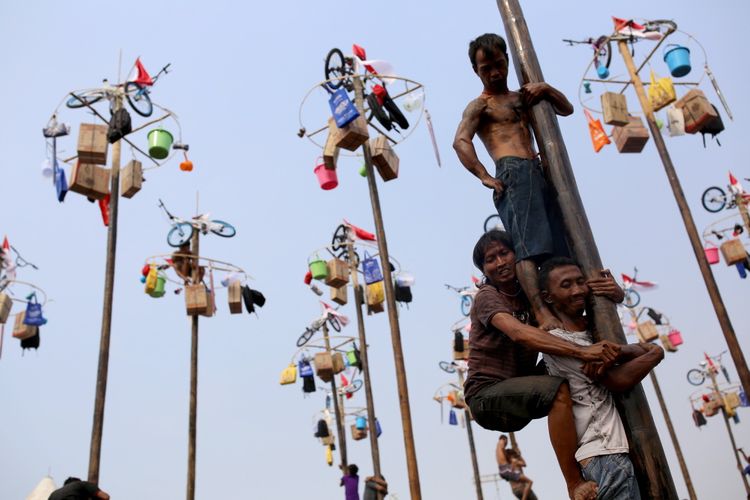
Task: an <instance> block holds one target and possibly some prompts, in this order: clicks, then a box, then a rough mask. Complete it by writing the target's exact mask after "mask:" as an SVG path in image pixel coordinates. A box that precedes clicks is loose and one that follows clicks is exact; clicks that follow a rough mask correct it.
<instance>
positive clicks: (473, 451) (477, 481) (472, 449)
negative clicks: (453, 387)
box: [456, 370, 512, 500]
mask: <svg viewBox="0 0 750 500" xmlns="http://www.w3.org/2000/svg"><path fill="white" fill-rule="evenodd" d="M456 373H457V374H458V385H459V387H463V386H464V374H463V373H462V372H461V370H456ZM464 418H465V419H466V435H467V437H468V438H469V454H470V455H471V468H472V470H473V471H474V487H475V488H476V491H477V500H484V494H483V493H482V478H481V476H480V475H479V463H478V462H477V447H476V446H475V445H474V431H473V430H472V429H471V420H472V418H471V412H470V411H469V407H468V406H467V407H465V408H464ZM511 434H512V433H511Z"/></svg>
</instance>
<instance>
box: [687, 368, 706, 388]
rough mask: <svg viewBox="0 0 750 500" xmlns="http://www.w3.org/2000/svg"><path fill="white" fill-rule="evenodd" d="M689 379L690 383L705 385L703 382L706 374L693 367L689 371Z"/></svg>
mask: <svg viewBox="0 0 750 500" xmlns="http://www.w3.org/2000/svg"><path fill="white" fill-rule="evenodd" d="M687 381H688V383H689V384H690V385H696V386H697V385H703V382H705V381H706V375H705V374H704V373H703V371H702V370H699V369H697V368H693V369H691V370H688V372H687Z"/></svg>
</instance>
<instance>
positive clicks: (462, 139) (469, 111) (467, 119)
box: [453, 98, 504, 194]
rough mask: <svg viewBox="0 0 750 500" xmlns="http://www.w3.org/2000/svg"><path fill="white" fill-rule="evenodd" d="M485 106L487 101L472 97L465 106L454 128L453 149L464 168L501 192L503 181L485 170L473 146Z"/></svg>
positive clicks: (489, 186)
mask: <svg viewBox="0 0 750 500" xmlns="http://www.w3.org/2000/svg"><path fill="white" fill-rule="evenodd" d="M486 107H487V101H485V100H484V99H482V98H477V99H474V100H473V101H471V102H470V103H469V105H468V106H466V109H465V110H464V114H463V116H462V117H461V123H459V124H458V130H456V137H455V139H453V149H455V150H456V154H457V155H458V159H459V161H461V164H462V165H463V166H464V167H466V170H468V171H469V172H471V173H472V174H474V175H475V176H476V177H477V178H478V179H479V180H480V181H482V184H484V185H485V186H486V187H488V188H490V189H494V190H495V191H496V192H497V193H498V194H502V192H503V189H504V186H503V183H502V182H500V181H499V180H497V179H495V178H494V177H492V176H491V175H490V174H489V173H488V172H487V169H486V168H484V165H482V162H480V161H479V158H478V157H477V150H476V149H475V148H474V142H473V139H474V136H475V135H476V133H477V130H479V121H480V119H481V118H482V113H483V112H484V110H485V108H486Z"/></svg>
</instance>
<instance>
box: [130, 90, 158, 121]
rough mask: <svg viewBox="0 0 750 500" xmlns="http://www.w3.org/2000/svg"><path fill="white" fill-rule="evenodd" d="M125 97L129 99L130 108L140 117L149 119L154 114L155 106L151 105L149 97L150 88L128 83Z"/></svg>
mask: <svg viewBox="0 0 750 500" xmlns="http://www.w3.org/2000/svg"><path fill="white" fill-rule="evenodd" d="M125 96H126V97H127V98H128V104H130V107H131V108H133V111H135V112H136V113H138V114H139V115H141V116H143V117H146V118H148V117H149V116H151V114H152V113H153V112H154V105H153V104H151V97H149V95H148V87H142V86H141V85H139V84H137V83H135V82H128V83H126V84H125Z"/></svg>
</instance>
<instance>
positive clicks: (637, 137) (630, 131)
mask: <svg viewBox="0 0 750 500" xmlns="http://www.w3.org/2000/svg"><path fill="white" fill-rule="evenodd" d="M648 136H649V134H648V130H646V127H644V126H643V120H641V118H640V117H638V116H631V117H630V121H629V123H628V124H627V125H625V126H624V127H615V128H614V129H613V130H612V137H613V138H614V140H615V144H616V145H617V151H619V152H620V153H640V152H641V151H643V148H644V147H645V146H646V143H647V142H648Z"/></svg>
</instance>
